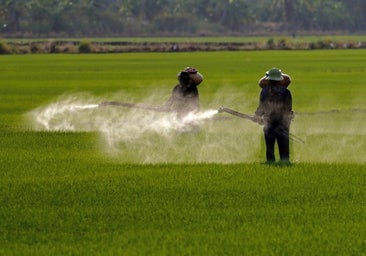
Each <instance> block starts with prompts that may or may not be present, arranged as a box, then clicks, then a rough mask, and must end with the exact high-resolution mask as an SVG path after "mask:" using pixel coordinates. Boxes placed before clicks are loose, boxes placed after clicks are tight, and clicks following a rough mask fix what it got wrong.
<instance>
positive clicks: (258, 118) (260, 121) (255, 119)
mask: <svg viewBox="0 0 366 256" xmlns="http://www.w3.org/2000/svg"><path fill="white" fill-rule="evenodd" d="M253 122H256V123H258V124H260V125H263V124H264V118H263V116H258V115H254V116H253Z"/></svg>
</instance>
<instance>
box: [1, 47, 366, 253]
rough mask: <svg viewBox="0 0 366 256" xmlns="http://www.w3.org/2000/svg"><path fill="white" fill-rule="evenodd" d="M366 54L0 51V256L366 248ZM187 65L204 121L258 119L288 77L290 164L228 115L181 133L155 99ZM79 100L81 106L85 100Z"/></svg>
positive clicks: (254, 128)
mask: <svg viewBox="0 0 366 256" xmlns="http://www.w3.org/2000/svg"><path fill="white" fill-rule="evenodd" d="M365 60H366V51H364V50H337V51H332V50H324V51H248V52H195V53H128V54H106V55H103V54H99V55H98V54H85V55H81V54H69V55H67V54H59V55H57V54H55V55H52V54H47V55H46V54H45V55H41V54H40V55H7V56H0V64H1V65H0V74H1V75H0V99H1V100H0V137H1V139H0V140H1V146H0V203H1V207H0V220H1V221H0V230H1V231H2V232H0V254H3V255H50V254H53V255H74V254H78V255H87V254H88V255H89V254H94V255H116V254H117V255H146V254H152V255H172V254H173V255H174V254H177V255H181V254H189V255H221V254H227V255H242V254H245V255H268V254H269V255H278V254H282V255H286V254H287V255H294V254H300V255H314V254H320V255H335V254H341V255H363V254H365V253H366V243H365V238H366V237H365V235H364V234H365V233H366V232H365V231H366V223H365V219H366V218H365V217H366V211H365V202H364V201H365V200H364V198H366V195H365V191H364V188H365V185H366V179H365V178H366V177H365V176H366V173H365V161H366V160H365V157H364V152H365V150H366V139H365V138H366V137H365V129H364V127H365V123H366V119H365V111H366V106H365V103H364V99H363V98H364V97H363V95H365V93H366V87H365V86H364V83H365V80H366V76H365V70H366V66H365V65H364V63H365ZM186 66H195V67H196V68H198V69H199V71H200V72H201V73H202V74H203V75H204V78H205V79H204V82H203V83H202V84H201V85H200V86H199V90H200V102H201V110H202V112H203V113H206V112H209V111H213V110H216V109H217V108H218V107H220V106H226V107H231V108H233V109H235V110H238V111H241V112H243V113H253V112H254V111H255V109H256V107H257V104H258V96H259V92H260V88H259V86H258V85H257V82H258V80H259V78H260V77H261V76H263V75H264V73H265V71H266V70H268V69H269V68H271V67H279V68H281V69H282V70H283V71H284V72H285V73H287V74H289V75H290V76H291V77H292V83H291V85H290V87H289V89H290V90H291V92H292V95H293V101H294V111H295V112H296V116H295V119H294V121H293V123H292V126H291V133H292V134H293V135H295V136H296V137H298V138H300V139H301V140H303V141H304V143H302V142H299V141H296V140H293V141H292V142H291V160H292V162H293V164H292V165H291V166H280V165H275V166H267V165H264V164H262V163H263V162H264V160H265V159H264V157H265V156H264V145H263V144H264V141H263V138H262V130H261V127H260V126H258V125H257V124H255V123H251V122H250V121H247V120H244V119H239V118H236V117H233V116H228V115H227V114H225V113H220V114H217V115H213V116H212V117H211V116H210V117H209V118H204V117H202V118H201V119H197V120H198V121H197V122H198V124H199V126H200V130H199V131H198V132H195V133H189V132H184V131H182V130H181V129H180V128H181V126H180V125H179V124H178V123H177V122H175V120H174V117H171V116H169V115H167V114H163V113H156V112H153V111H146V110H142V109H128V108H121V107H108V108H99V107H95V108H94V107H92V106H94V105H97V104H99V103H100V102H102V101H105V100H118V101H123V102H132V103H141V104H147V105H152V106H158V105H161V104H163V103H164V102H165V101H166V100H167V98H168V97H169V96H170V93H171V89H172V88H173V86H174V85H175V84H176V83H177V80H176V74H177V73H178V72H179V71H180V70H181V69H183V68H184V67H186ZM88 106H89V107H88Z"/></svg>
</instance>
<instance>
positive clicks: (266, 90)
mask: <svg viewBox="0 0 366 256" xmlns="http://www.w3.org/2000/svg"><path fill="white" fill-rule="evenodd" d="M288 78H289V76H288ZM289 79H290V78H289ZM265 80H266V81H268V82H267V83H266V86H261V84H260V86H261V87H262V91H261V94H260V99H259V106H258V108H257V110H256V112H255V118H256V119H257V121H258V122H260V123H262V124H263V125H264V128H263V131H264V139H265V142H266V160H267V163H269V164H271V163H274V162H275V160H276V159H275V154H274V150H275V143H276V141H277V144H278V149H279V154H280V160H281V163H290V145H289V137H290V123H291V119H292V115H293V112H292V96H291V93H290V91H289V90H288V89H287V86H288V85H289V84H290V82H291V79H290V82H286V83H283V80H284V76H283V74H282V71H281V70H280V69H278V68H272V69H270V70H269V71H267V73H266V77H265ZM262 84H263V83H262Z"/></svg>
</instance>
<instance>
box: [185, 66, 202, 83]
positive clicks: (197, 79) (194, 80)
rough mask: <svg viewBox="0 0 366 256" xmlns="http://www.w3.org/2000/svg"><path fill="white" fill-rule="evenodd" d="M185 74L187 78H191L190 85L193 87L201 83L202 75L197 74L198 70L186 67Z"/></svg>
mask: <svg viewBox="0 0 366 256" xmlns="http://www.w3.org/2000/svg"><path fill="white" fill-rule="evenodd" d="M184 71H185V72H188V74H189V76H190V77H191V80H192V83H193V84H194V85H195V86H198V85H199V84H200V83H202V81H203V75H202V74H201V73H200V72H198V70H197V69H196V68H194V67H186V68H185V69H184Z"/></svg>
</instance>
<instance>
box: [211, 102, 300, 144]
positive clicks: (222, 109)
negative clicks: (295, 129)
mask: <svg viewBox="0 0 366 256" xmlns="http://www.w3.org/2000/svg"><path fill="white" fill-rule="evenodd" d="M217 111H218V113H222V112H226V113H228V114H231V115H234V116H237V117H240V118H243V119H247V120H250V121H252V122H254V123H257V124H259V125H262V124H263V120H262V119H259V118H257V117H256V116H255V115H248V114H244V113H241V112H238V111H236V110H233V109H231V108H226V107H219V109H218V110H217ZM289 136H290V139H292V140H293V141H296V142H300V143H305V141H304V140H303V139H301V138H300V137H298V136H296V135H294V134H291V133H290V134H289Z"/></svg>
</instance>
